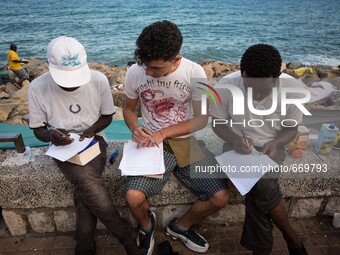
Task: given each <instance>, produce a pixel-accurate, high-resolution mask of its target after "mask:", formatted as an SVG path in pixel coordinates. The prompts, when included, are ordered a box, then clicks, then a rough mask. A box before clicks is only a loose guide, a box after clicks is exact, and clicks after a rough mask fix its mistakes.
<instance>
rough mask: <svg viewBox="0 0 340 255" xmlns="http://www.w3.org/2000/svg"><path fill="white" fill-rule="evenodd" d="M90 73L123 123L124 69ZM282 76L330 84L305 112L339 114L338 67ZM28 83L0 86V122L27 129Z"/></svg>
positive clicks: (214, 67) (295, 68)
mask: <svg viewBox="0 0 340 255" xmlns="http://www.w3.org/2000/svg"><path fill="white" fill-rule="evenodd" d="M199 64H200V65H201V66H202V67H203V68H204V70H205V72H206V74H207V76H208V78H211V79H216V80H217V79H219V78H221V77H223V76H224V75H226V74H228V73H231V72H234V71H237V70H239V69H240V66H239V65H237V64H231V63H224V62H220V61H205V62H202V63H199ZM89 66H90V68H91V69H94V70H97V71H99V72H102V73H103V74H105V75H106V76H107V78H108V80H109V82H110V85H111V92H112V95H113V98H114V102H115V105H116V106H117V114H115V116H114V119H123V116H122V113H121V107H123V104H124V94H125V93H124V80H125V74H126V72H127V70H128V66H125V67H118V66H108V65H105V64H102V63H98V62H90V63H89ZM25 68H26V70H27V71H28V73H29V74H30V77H31V78H32V79H34V78H36V77H38V76H40V75H42V74H44V73H46V72H47V71H48V64H47V63H46V62H41V61H40V60H37V59H32V60H29V63H28V64H27V65H25ZM0 71H1V72H6V73H8V74H10V75H11V76H13V73H11V72H10V71H9V70H6V69H5V68H2V69H1V70H0ZM282 72H285V73H288V74H289V75H291V76H293V77H295V78H297V79H301V80H302V81H303V82H304V83H305V84H306V85H307V86H310V85H311V84H312V83H313V82H316V81H320V80H323V81H327V82H329V83H331V84H332V85H333V87H334V89H335V91H334V92H332V94H331V95H330V96H328V97H327V98H325V99H323V100H320V101H318V102H315V103H311V104H306V107H307V108H308V109H320V110H340V67H339V66H336V67H332V66H326V65H312V66H304V65H302V64H300V63H287V64H283V65H282ZM29 85H30V82H29V81H25V82H24V83H23V87H22V88H21V89H18V88H17V87H15V86H14V85H13V84H11V83H10V82H8V83H5V84H1V83H0V106H1V107H0V122H5V123H10V124H18V125H28V103H27V100H28V99H27V93H28V87H29Z"/></svg>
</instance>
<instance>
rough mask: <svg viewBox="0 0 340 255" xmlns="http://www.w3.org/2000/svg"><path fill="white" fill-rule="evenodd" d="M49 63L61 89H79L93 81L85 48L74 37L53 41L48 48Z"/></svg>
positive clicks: (53, 76) (58, 38) (52, 74)
mask: <svg viewBox="0 0 340 255" xmlns="http://www.w3.org/2000/svg"><path fill="white" fill-rule="evenodd" d="M47 61H48V66H49V70H50V74H51V76H52V78H53V80H54V81H55V82H56V83H57V84H58V85H60V86H61V87H65V88H74V87H79V86H82V85H85V84H86V83H88V82H89V81H90V79H91V71H90V68H89V66H88V64H87V55H86V51H85V48H84V46H83V45H82V44H81V43H80V42H78V41H77V40H76V39H74V38H72V37H67V36H59V37H57V38H55V39H53V40H52V41H51V42H50V43H49V44H48V46H47Z"/></svg>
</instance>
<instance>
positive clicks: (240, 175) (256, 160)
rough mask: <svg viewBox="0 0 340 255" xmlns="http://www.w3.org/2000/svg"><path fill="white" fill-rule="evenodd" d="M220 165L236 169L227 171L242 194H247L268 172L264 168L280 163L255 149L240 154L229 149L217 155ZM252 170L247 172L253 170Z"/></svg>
mask: <svg viewBox="0 0 340 255" xmlns="http://www.w3.org/2000/svg"><path fill="white" fill-rule="evenodd" d="M216 160H217V162H218V163H219V164H220V166H225V169H230V170H236V171H235V172H234V171H226V172H225V173H226V174H227V176H228V177H229V179H230V180H231V182H232V183H233V184H234V185H235V187H236V188H237V190H238V191H239V192H240V193H241V195H242V196H243V195H245V194H247V193H248V192H249V191H250V190H251V188H252V187H254V185H255V184H256V183H257V182H258V180H260V179H261V177H262V176H263V175H264V174H265V173H266V172H265V171H264V170H265V169H268V170H269V168H270V167H273V168H274V167H276V166H278V164H277V163H276V162H275V161H273V160H272V159H271V158H269V157H268V156H267V155H260V152H259V151H257V150H255V149H253V151H252V154H240V153H238V152H236V151H234V150H231V151H227V152H225V153H223V154H221V155H220V156H217V157H216ZM251 169H252V172H246V170H249V171H250V170H251Z"/></svg>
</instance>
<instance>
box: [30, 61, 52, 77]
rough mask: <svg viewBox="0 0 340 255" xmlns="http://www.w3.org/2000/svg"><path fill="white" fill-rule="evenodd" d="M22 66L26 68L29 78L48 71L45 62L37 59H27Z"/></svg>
mask: <svg viewBox="0 0 340 255" xmlns="http://www.w3.org/2000/svg"><path fill="white" fill-rule="evenodd" d="M24 67H25V69H26V70H27V72H28V74H29V75H30V79H31V80H33V79H35V78H37V77H39V76H41V75H43V74H44V73H46V72H48V64H47V62H42V61H40V60H38V59H31V60H29V62H28V64H26V65H25V66H24Z"/></svg>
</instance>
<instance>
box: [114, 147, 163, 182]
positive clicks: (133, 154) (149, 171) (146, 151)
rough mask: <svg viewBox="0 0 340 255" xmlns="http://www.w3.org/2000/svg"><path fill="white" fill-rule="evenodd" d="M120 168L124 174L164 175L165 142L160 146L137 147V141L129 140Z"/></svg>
mask: <svg viewBox="0 0 340 255" xmlns="http://www.w3.org/2000/svg"><path fill="white" fill-rule="evenodd" d="M119 169H120V170H121V171H122V175H130V176H139V175H144V176H149V177H155V178H159V177H162V174H163V173H164V172H165V166H164V157H163V143H161V144H159V148H158V147H156V146H154V147H142V148H139V149H137V143H135V142H133V141H131V140H130V141H128V142H127V143H125V144H124V151H123V158H122V160H121V161H120V165H119Z"/></svg>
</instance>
